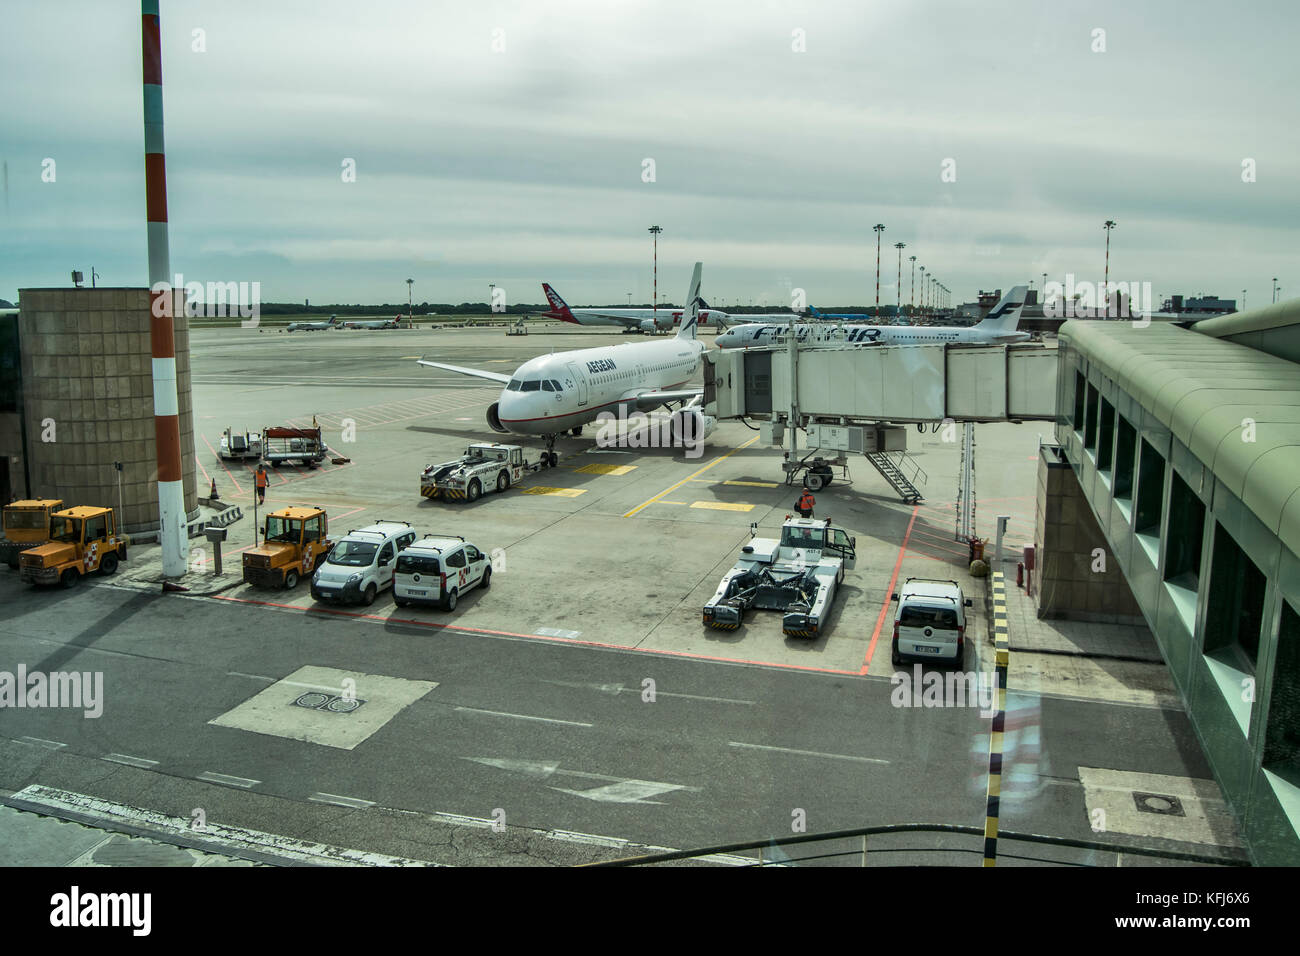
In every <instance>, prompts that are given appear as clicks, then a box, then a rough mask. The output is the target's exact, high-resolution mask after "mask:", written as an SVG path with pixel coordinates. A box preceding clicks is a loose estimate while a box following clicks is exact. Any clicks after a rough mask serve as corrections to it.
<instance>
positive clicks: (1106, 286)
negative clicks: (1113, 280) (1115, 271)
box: [1101, 219, 1115, 319]
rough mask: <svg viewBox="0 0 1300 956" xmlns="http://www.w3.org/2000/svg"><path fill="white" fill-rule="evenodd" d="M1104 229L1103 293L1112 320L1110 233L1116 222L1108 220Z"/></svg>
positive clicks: (1108, 316) (1107, 313) (1103, 224)
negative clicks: (1104, 266)
mask: <svg viewBox="0 0 1300 956" xmlns="http://www.w3.org/2000/svg"><path fill="white" fill-rule="evenodd" d="M1102 228H1103V229H1105V230H1106V279H1105V281H1104V282H1102V284H1101V288H1102V292H1103V293H1104V294H1105V296H1106V318H1108V319H1109V318H1110V231H1111V230H1112V229H1114V228H1115V220H1114V219H1107V220H1106V221H1105V222H1104V223H1102Z"/></svg>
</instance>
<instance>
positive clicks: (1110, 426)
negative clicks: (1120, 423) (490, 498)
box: [1097, 398, 1115, 471]
mask: <svg viewBox="0 0 1300 956" xmlns="http://www.w3.org/2000/svg"><path fill="white" fill-rule="evenodd" d="M1114 452H1115V406H1114V405H1112V404H1111V403H1110V402H1108V401H1106V399H1104V398H1103V399H1102V400H1101V417H1100V420H1099V423H1098V433H1097V469H1098V470H1099V471H1110V466H1111V461H1112V459H1113V458H1114V457H1115V454H1114Z"/></svg>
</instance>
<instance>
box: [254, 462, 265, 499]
mask: <svg viewBox="0 0 1300 956" xmlns="http://www.w3.org/2000/svg"><path fill="white" fill-rule="evenodd" d="M253 482H254V483H255V484H256V485H257V503H258V504H259V505H260V504H264V503H265V502H266V466H265V465H263V464H261V463H260V462H259V463H258V465H257V471H256V472H255V473H254V474H253Z"/></svg>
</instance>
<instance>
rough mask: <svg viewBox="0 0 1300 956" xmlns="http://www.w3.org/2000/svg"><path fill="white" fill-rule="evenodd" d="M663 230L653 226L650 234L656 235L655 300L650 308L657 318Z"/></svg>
mask: <svg viewBox="0 0 1300 956" xmlns="http://www.w3.org/2000/svg"><path fill="white" fill-rule="evenodd" d="M661 232H663V229H662V227H660V226H651V227H650V229H649V233H650V235H652V236H654V241H655V275H654V302H653V303H652V304H651V306H650V308H651V311H652V314H653V317H654V318H655V319H658V318H659V233H661Z"/></svg>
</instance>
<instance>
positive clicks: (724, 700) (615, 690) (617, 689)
mask: <svg viewBox="0 0 1300 956" xmlns="http://www.w3.org/2000/svg"><path fill="white" fill-rule="evenodd" d="M542 683H543V684H554V685H555V686H557V687H574V688H577V689H578V690H595V691H600V692H601V693H602V694H609V695H610V696H612V697H617V696H618V695H619V694H620V693H622V692H623V691H624V690H631V691H632V692H633V693H635V694H637V695H640V693H641V690H640V688H638V687H632V688H629V687H628V686H627V685H626V684H590V683H582V682H581V681H570V680H543V681H542ZM655 696H656V697H681V698H684V699H686V700H707V701H712V702H714V703H717V704H747V705H750V704H756V703H758V702H757V701H753V700H739V699H737V698H735V697H706V696H704V695H703V694H678V693H675V692H673V691H667V690H656V691H655Z"/></svg>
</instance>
